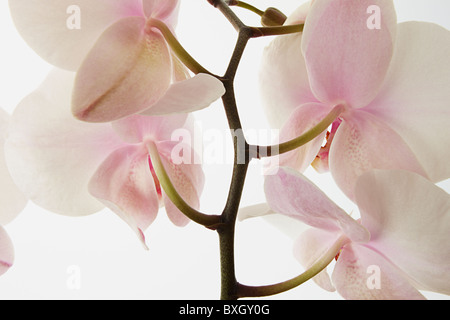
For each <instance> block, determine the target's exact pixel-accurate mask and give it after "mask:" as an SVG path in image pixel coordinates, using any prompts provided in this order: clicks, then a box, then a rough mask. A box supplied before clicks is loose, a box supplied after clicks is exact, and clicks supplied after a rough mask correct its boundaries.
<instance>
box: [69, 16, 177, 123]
mask: <svg viewBox="0 0 450 320" xmlns="http://www.w3.org/2000/svg"><path fill="white" fill-rule="evenodd" d="M144 28H145V19H144V18H141V17H131V18H125V19H122V20H120V21H118V22H117V23H115V24H114V25H112V26H111V27H110V28H108V29H107V30H106V31H105V32H104V33H103V35H102V36H101V37H100V39H99V40H98V41H97V43H96V45H95V46H94V48H93V49H92V50H91V52H90V53H89V55H88V57H87V58H86V60H85V61H84V62H83V64H82V66H81V67H80V69H79V71H78V74H77V79H76V82H75V88H74V93H73V100H72V112H73V114H74V115H75V116H76V117H77V118H79V119H80V120H84V121H88V122H107V121H112V120H117V119H120V118H124V117H126V116H129V115H132V114H135V113H139V112H141V111H143V110H145V109H147V108H149V107H150V106H151V105H153V104H154V103H155V102H156V101H158V100H159V99H160V98H161V97H162V96H163V95H164V94H165V92H166V90H167V89H168V87H169V84H170V80H171V74H172V71H171V70H172V69H171V68H172V67H171V56H170V53H169V49H168V48H167V44H166V42H165V40H164V38H163V36H162V35H161V34H159V33H157V32H153V31H151V30H147V31H146V32H145V33H144Z"/></svg>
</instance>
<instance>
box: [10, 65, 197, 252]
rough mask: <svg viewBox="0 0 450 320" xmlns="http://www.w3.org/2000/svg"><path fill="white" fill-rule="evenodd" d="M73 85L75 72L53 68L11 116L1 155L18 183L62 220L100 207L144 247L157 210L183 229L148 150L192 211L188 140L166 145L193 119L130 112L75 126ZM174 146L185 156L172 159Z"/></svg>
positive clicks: (194, 199)
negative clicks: (126, 226)
mask: <svg viewBox="0 0 450 320" xmlns="http://www.w3.org/2000/svg"><path fill="white" fill-rule="evenodd" d="M73 82H74V73H73V72H68V71H63V70H55V71H53V72H51V73H50V75H49V76H48V78H47V79H46V80H45V81H44V83H43V84H42V85H41V87H40V88H38V89H37V90H36V91H35V92H33V93H31V94H30V95H29V96H28V97H26V98H25V99H24V100H23V101H22V102H21V103H20V104H19V105H18V107H17V108H16V110H15V111H14V113H13V120H12V121H13V122H12V126H11V130H10V134H9V138H8V140H7V142H6V158H7V163H8V166H9V169H10V171H11V175H12V177H13V178H14V180H15V182H16V183H17V184H18V186H19V187H21V189H22V190H24V192H25V194H27V195H28V196H29V197H30V199H31V200H32V201H34V202H35V203H36V204H37V205H39V206H41V207H43V208H45V209H47V210H49V211H53V212H56V213H59V214H63V215H69V216H82V215H88V214H92V213H95V212H98V211H99V210H101V209H103V208H104V207H105V206H106V207H108V208H110V209H111V210H112V211H114V212H115V213H116V214H118V215H119V217H120V218H122V219H123V220H124V221H125V222H127V223H128V224H129V225H130V227H131V228H132V229H133V230H134V231H135V232H136V234H137V235H138V237H139V238H140V239H141V240H142V242H143V243H145V242H144V241H145V240H144V234H143V232H144V230H145V229H146V228H147V227H148V226H149V225H150V224H151V223H152V222H153V220H154V219H155V218H156V215H157V212H158V210H159V208H160V206H161V205H164V206H165V209H166V212H167V214H168V216H169V218H170V220H171V221H172V222H173V223H174V224H175V225H177V226H184V225H186V224H187V223H188V221H189V219H188V218H187V217H185V216H184V215H183V214H182V213H181V212H180V211H179V210H178V209H177V207H175V206H174V205H173V204H172V202H171V201H170V200H169V199H168V197H167V196H166V194H165V193H164V192H163V190H162V189H161V187H160V184H159V180H158V178H157V177H156V175H155V172H154V168H153V165H152V161H151V160H150V156H149V152H150V151H149V148H151V147H152V146H156V148H157V150H158V152H159V154H160V157H161V161H162V162H163V164H164V167H165V169H166V170H167V173H168V175H169V177H170V178H171V180H172V182H173V184H174V186H175V188H177V191H178V192H179V194H180V195H181V196H182V197H183V198H184V199H185V200H186V201H187V203H189V204H190V205H191V206H192V207H198V206H199V196H200V194H201V192H202V188H203V180H204V177H203V171H202V169H201V166H200V165H198V164H193V162H189V161H190V159H185V158H184V157H188V156H189V155H192V154H193V151H192V152H190V150H191V149H192V147H191V145H190V141H182V142H179V141H171V134H172V132H173V131H174V130H176V129H179V128H182V129H185V130H188V132H190V131H189V130H192V129H193V128H192V118H191V117H190V116H188V115H187V114H179V115H172V116H155V117H151V116H142V115H133V116H130V117H127V118H124V119H121V120H117V121H114V122H112V123H95V124H93V123H87V122H83V121H79V120H77V119H75V118H73V117H72V115H71V113H70V93H71V90H72V87H73ZM180 144H183V148H182V150H183V151H185V153H186V154H183V155H178V153H176V154H174V155H172V150H173V149H174V147H179V146H180ZM184 144H186V146H185V147H184ZM187 151H189V152H187ZM175 156H176V157H180V159H178V158H177V159H175V158H174V157H175Z"/></svg>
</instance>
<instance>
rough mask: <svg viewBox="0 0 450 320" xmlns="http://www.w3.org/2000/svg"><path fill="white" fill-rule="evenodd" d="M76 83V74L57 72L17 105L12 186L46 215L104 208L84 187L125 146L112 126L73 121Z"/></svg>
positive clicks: (10, 150) (9, 147)
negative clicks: (73, 99)
mask: <svg viewBox="0 0 450 320" xmlns="http://www.w3.org/2000/svg"><path fill="white" fill-rule="evenodd" d="M73 81H74V74H73V73H71V72H67V71H61V70H55V71H53V72H52V73H50V75H49V76H48V77H47V79H46V80H45V81H44V83H43V84H42V85H41V87H40V88H38V89H37V90H36V91H35V92H33V93H31V94H30V95H29V96H28V97H26V98H25V99H24V100H23V101H22V102H21V103H20V104H19V105H18V107H17V108H16V110H15V111H14V113H13V117H12V123H11V126H10V133H9V137H8V139H7V141H6V144H5V155H6V160H7V164H8V168H9V170H10V173H11V176H12V177H13V180H14V182H15V183H16V184H17V185H18V186H19V188H20V189H21V190H22V191H23V192H24V193H25V195H26V196H27V197H29V198H30V200H32V201H33V202H35V203H36V204H38V205H39V206H42V207H43V208H45V209H47V210H50V211H53V212H56V213H60V214H64V215H74V216H78V215H86V214H91V213H94V212H97V211H99V210H100V209H102V208H103V206H102V204H101V203H100V202H98V201H97V200H96V199H95V198H94V197H92V196H91V195H90V194H89V192H88V190H87V187H86V186H87V183H88V181H89V179H90V178H91V176H92V174H93V173H94V172H95V170H96V169H97V167H98V165H99V164H100V163H101V162H102V161H103V159H104V158H105V155H107V154H109V153H110V152H111V151H112V150H114V149H115V148H117V146H119V145H121V141H120V139H118V138H117V139H116V138H115V135H114V131H113V130H112V128H111V126H110V125H109V124H95V125H94V124H89V123H84V122H81V121H78V120H75V119H74V118H73V117H72V115H71V113H70V93H71V89H72V86H73Z"/></svg>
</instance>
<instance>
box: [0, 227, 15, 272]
mask: <svg viewBox="0 0 450 320" xmlns="http://www.w3.org/2000/svg"><path fill="white" fill-rule="evenodd" d="M13 262H14V247H13V244H12V242H11V238H10V237H9V236H8V234H7V233H6V231H5V229H3V227H2V226H0V276H1V275H2V274H4V273H5V272H6V271H8V269H9V268H10V267H11V266H12V264H13Z"/></svg>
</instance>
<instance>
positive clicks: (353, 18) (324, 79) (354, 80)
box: [302, 0, 397, 108]
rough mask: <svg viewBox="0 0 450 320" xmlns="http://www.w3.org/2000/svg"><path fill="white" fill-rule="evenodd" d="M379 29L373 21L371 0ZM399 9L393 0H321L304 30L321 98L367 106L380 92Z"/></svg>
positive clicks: (306, 53) (304, 44) (308, 63)
mask: <svg viewBox="0 0 450 320" xmlns="http://www.w3.org/2000/svg"><path fill="white" fill-rule="evenodd" d="M374 5H375V6H378V8H380V15H381V17H380V18H381V22H380V29H371V28H369V27H368V20H369V19H371V15H370V14H368V13H367V10H368V8H369V7H371V6H374ZM396 25H397V21H396V13H395V9H394V4H393V1H392V0H358V1H347V0H317V1H314V3H313V5H312V6H311V9H310V12H309V13H308V16H307V18H306V23H305V29H304V33H303V41H302V52H303V55H304V57H305V60H306V66H307V69H308V74H309V79H310V81H311V88H312V91H313V92H314V94H315V96H316V97H317V99H319V100H320V101H321V102H324V103H331V104H337V103H341V102H342V101H345V102H346V103H347V104H349V105H350V106H352V107H355V108H356V107H362V106H365V105H366V104H367V103H369V102H370V101H371V100H372V99H373V98H375V96H376V94H377V93H378V90H379V88H380V87H381V85H382V84H383V80H384V78H385V75H386V72H387V70H388V68H389V63H390V61H391V58H392V53H393V48H394V41H395V33H396Z"/></svg>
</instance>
